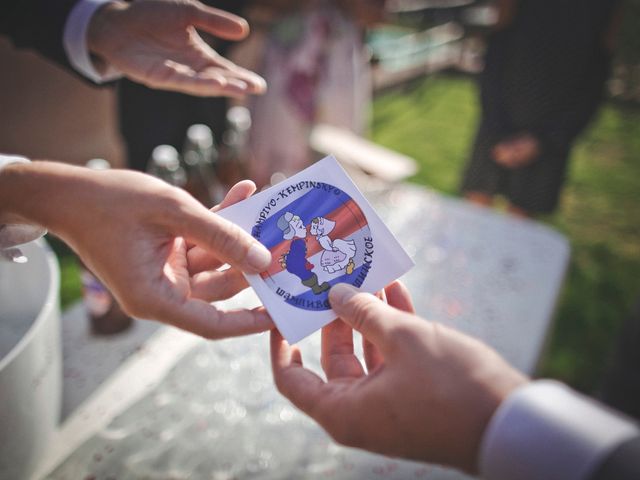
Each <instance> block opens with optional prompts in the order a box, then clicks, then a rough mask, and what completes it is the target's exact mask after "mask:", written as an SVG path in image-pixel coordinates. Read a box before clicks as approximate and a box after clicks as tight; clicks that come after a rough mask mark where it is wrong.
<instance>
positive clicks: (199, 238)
mask: <svg viewBox="0 0 640 480" xmlns="http://www.w3.org/2000/svg"><path fill="white" fill-rule="evenodd" d="M254 189H255V186H254V185H253V184H252V183H251V182H243V183H240V184H238V185H237V186H236V187H235V188H234V189H232V191H231V192H230V193H229V195H228V196H227V199H226V200H225V202H223V203H225V204H227V205H228V204H230V203H233V202H235V201H239V200H241V199H243V198H245V197H247V196H248V195H250V194H251V193H253V190H254ZM0 224H37V225H41V226H43V227H45V228H47V229H48V230H50V231H51V232H52V233H54V234H56V235H58V236H59V237H61V238H62V239H63V240H65V241H66V242H67V243H68V244H69V245H70V246H71V247H72V248H73V249H74V250H75V251H76V253H78V255H80V257H81V258H82V260H83V261H84V262H85V263H86V264H87V265H88V266H89V268H91V270H93V272H94V273H95V274H96V275H98V277H100V279H101V280H102V281H103V282H104V283H105V284H106V285H107V286H108V287H109V289H110V290H111V291H112V292H113V294H114V295H115V297H116V298H117V299H118V301H119V302H120V304H121V305H122V306H123V308H124V309H125V310H126V311H127V312H128V313H129V314H131V315H134V316H137V317H141V318H150V319H156V320H160V321H162V322H165V323H169V324H172V325H175V326H177V327H179V328H182V329H185V330H188V331H191V332H193V333H196V334H198V335H201V336H204V337H207V338H223V337H230V336H237V335H244V334H249V333H255V332H260V331H264V330H268V329H269V328H271V326H272V323H271V320H270V319H269V317H268V316H267V315H266V314H265V313H263V312H262V311H260V310H255V311H249V310H238V311H231V312H221V311H218V310H217V309H216V308H215V307H214V306H213V305H211V304H210V303H209V302H210V301H213V300H218V299H223V298H227V297H229V296H232V295H234V294H235V293H237V291H239V290H241V289H243V288H245V287H246V282H245V280H244V278H243V277H242V274H241V272H240V270H242V271H244V272H250V273H257V272H259V271H262V270H264V269H265V268H267V266H268V265H269V263H270V258H271V256H270V253H269V252H268V250H266V249H265V248H264V247H263V246H262V245H260V244H259V243H258V242H256V241H255V240H254V239H253V238H252V237H251V236H250V235H248V234H247V233H245V232H244V231H242V230H241V229H240V228H239V227H237V226H236V225H234V224H232V223H230V222H228V221H227V220H225V219H223V218H221V217H219V216H218V215H216V214H215V213H213V212H211V211H209V210H207V209H206V208H205V207H203V206H202V205H201V204H200V203H198V202H197V201H196V200H195V199H194V198H193V197H191V196H190V195H189V194H188V193H186V192H184V191H182V190H180V189H178V188H174V187H171V186H169V185H167V184H165V183H164V182H161V181H160V180H157V179H155V178H153V177H151V176H148V175H145V174H142V173H138V172H132V171H125V170H110V171H93V170H89V169H86V168H81V167H72V166H69V165H63V164H58V163H54V162H34V163H31V164H11V165H8V166H6V167H5V168H3V169H2V170H0ZM225 263H228V264H230V265H232V266H233V267H236V268H231V269H228V270H224V271H219V270H218V269H219V267H221V266H222V265H223V264H225Z"/></svg>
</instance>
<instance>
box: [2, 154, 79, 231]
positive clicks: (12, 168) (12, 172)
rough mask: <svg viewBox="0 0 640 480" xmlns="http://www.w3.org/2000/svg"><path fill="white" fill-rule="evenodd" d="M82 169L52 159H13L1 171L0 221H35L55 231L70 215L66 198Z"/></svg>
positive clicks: (26, 222) (33, 222)
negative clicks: (28, 161) (25, 161)
mask: <svg viewBox="0 0 640 480" xmlns="http://www.w3.org/2000/svg"><path fill="white" fill-rule="evenodd" d="M81 172H82V169H81V168H79V167H73V166H70V165H63V164H60V163H55V162H45V161H40V162H37V161H36V162H32V163H16V164H11V165H8V166H6V167H5V168H3V169H2V170H1V171H0V205H1V206H2V207H1V208H0V223H16V224H30V225H38V226H41V227H44V228H47V229H48V230H51V231H53V232H54V233H55V232H56V230H57V229H58V223H59V221H58V220H59V219H58V217H62V216H64V215H67V216H68V215H69V212H68V208H66V207H68V205H67V204H66V203H65V198H67V196H69V195H73V189H72V182H71V181H72V180H73V179H74V178H75V177H76V176H77V175H79V174H81Z"/></svg>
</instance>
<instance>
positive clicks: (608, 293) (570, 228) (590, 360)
mask: <svg viewBox="0 0 640 480" xmlns="http://www.w3.org/2000/svg"><path fill="white" fill-rule="evenodd" d="M478 113H479V106H478V100H477V90H476V86H475V83H474V81H473V79H471V78H469V77H463V76H456V75H437V76H433V77H430V78H427V79H425V80H422V81H420V82H417V83H414V84H413V85H411V86H409V87H407V88H405V89H404V90H403V91H397V92H393V93H388V94H386V95H384V96H381V97H379V98H378V99H377V100H376V102H375V105H374V113H373V127H372V138H373V140H374V141H376V142H378V143H380V144H382V145H385V146H387V147H389V148H392V149H394V150H397V151H399V152H402V153H405V154H407V155H410V156H411V157H413V158H415V159H416V160H417V161H418V163H419V165H420V171H419V172H418V173H417V174H416V175H415V176H414V177H413V178H412V181H414V182H416V183H420V184H424V185H427V186H429V187H431V188H434V189H436V190H439V191H441V192H445V193H448V194H456V193H457V191H458V186H459V179H460V176H461V174H462V169H463V167H464V164H465V162H466V159H467V156H468V153H469V150H470V145H471V141H472V139H473V135H474V133H475V125H476V121H477V118H478ZM542 221H544V222H545V223H547V224H549V225H551V226H552V227H554V228H557V229H558V230H559V231H561V232H562V233H564V234H565V235H566V236H567V237H568V238H569V241H570V243H571V248H572V258H571V263H570V266H569V271H568V272H567V277H566V281H565V287H564V289H563V292H562V295H561V298H560V302H559V305H558V309H557V315H556V322H555V328H554V330H553V333H552V337H551V341H550V344H549V349H548V351H547V353H546V355H545V357H544V358H543V361H542V364H541V367H540V369H539V374H540V375H542V376H548V377H553V378H558V379H560V380H563V381H565V382H568V383H569V384H571V385H573V386H574V387H576V388H578V389H580V390H583V391H586V392H591V393H593V392H595V391H596V390H597V388H598V385H599V382H600V380H601V376H602V372H603V370H604V368H606V365H607V361H608V357H609V354H610V351H611V348H612V345H613V342H614V341H615V336H616V333H617V332H618V329H619V328H620V325H621V322H622V320H623V319H624V317H625V316H626V315H628V314H629V312H630V309H631V305H632V304H633V303H634V301H635V300H636V299H637V298H638V297H639V296H640V111H638V110H637V109H636V110H633V109H630V108H628V107H624V106H622V105H619V104H614V103H611V102H608V103H605V104H604V105H603V107H602V108H601V111H600V113H599V115H598V117H597V118H596V120H595V121H594V122H593V124H592V125H591V127H590V128H589V129H588V131H587V132H585V134H584V135H583V136H582V137H581V139H580V140H579V141H578V143H577V144H576V146H575V148H574V150H573V154H572V159H571V168H570V178H569V180H568V182H567V185H566V188H565V191H564V195H563V200H562V205H561V208H560V209H559V211H558V212H557V213H556V214H555V215H553V216H549V217H547V218H544V219H542Z"/></svg>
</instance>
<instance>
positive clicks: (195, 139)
mask: <svg viewBox="0 0 640 480" xmlns="http://www.w3.org/2000/svg"><path fill="white" fill-rule="evenodd" d="M187 140H188V141H189V142H191V143H192V144H193V145H195V146H197V147H199V148H211V146H212V145H213V133H211V129H210V128H209V127H207V126H206V125H203V124H201V123H196V124H195V125H191V126H190V127H189V128H188V129H187Z"/></svg>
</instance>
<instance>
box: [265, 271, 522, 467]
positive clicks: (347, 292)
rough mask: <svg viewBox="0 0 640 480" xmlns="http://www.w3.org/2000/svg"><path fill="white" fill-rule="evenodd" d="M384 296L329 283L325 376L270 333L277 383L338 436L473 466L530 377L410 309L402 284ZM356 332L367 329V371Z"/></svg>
mask: <svg viewBox="0 0 640 480" xmlns="http://www.w3.org/2000/svg"><path fill="white" fill-rule="evenodd" d="M384 295H385V296H386V300H387V301H388V304H386V303H385V302H384V301H381V300H380V299H379V298H376V297H374V296H373V295H370V294H368V293H362V292H359V291H358V290H357V289H355V288H354V287H352V286H350V285H344V284H340V285H336V286H334V287H333V288H332V289H331V290H330V292H329V301H330V302H331V306H332V308H333V310H334V311H335V312H336V313H337V314H338V315H339V316H340V318H341V319H338V320H336V321H334V322H333V323H331V324H329V325H328V326H326V327H325V328H324V329H323V331H322V368H323V370H324V373H325V375H326V378H327V380H326V381H325V380H323V379H322V378H321V377H319V376H318V375H316V374H315V373H313V372H311V371H310V370H307V369H305V368H304V366H303V363H302V357H301V353H300V351H299V350H298V348H297V347H291V346H289V344H288V343H287V342H286V341H285V340H284V339H283V338H282V337H281V336H280V334H279V333H278V332H277V331H276V330H273V331H272V335H271V360H272V368H273V375H274V379H275V382H276V385H277V387H278V389H279V390H280V392H281V393H282V394H283V395H284V396H285V397H287V398H288V399H289V400H291V402H293V404H294V405H296V406H297V407H298V408H299V409H300V410H302V411H303V412H305V413H306V414H308V415H310V416H311V417H312V418H313V419H314V420H316V421H317V422H318V423H319V424H320V426H322V427H323V428H324V429H325V430H326V431H327V432H328V433H329V434H330V435H331V436H332V437H333V438H334V439H335V440H336V441H337V442H339V443H342V444H344V445H347V446H351V447H357V448H362V449H365V450H369V451H372V452H376V453H381V454H385V455H390V456H393V457H402V458H407V459H411V460H418V461H424V462H430V463H439V464H444V465H448V466H453V467H457V468H460V469H462V470H465V471H466V472H469V473H476V472H477V469H478V466H477V462H478V449H479V445H480V440H481V438H482V435H483V432H484V430H485V428H486V426H487V423H488V422H489V419H490V418H491V416H492V415H493V413H494V412H495V410H496V409H497V408H498V406H499V405H500V403H501V402H502V401H503V400H504V399H505V398H506V397H507V395H508V394H509V393H510V392H511V391H513V390H514V389H515V388H517V387H518V386H520V385H522V384H524V383H525V382H527V379H526V378H525V377H524V376H522V375H521V374H520V373H518V372H517V371H516V370H514V369H513V368H512V367H510V366H509V365H508V364H507V363H506V362H505V361H504V360H503V359H502V358H501V357H500V356H499V355H498V354H497V353H496V352H494V351H493V350H491V349H490V348H489V347H487V346H486V345H484V344H482V343H481V342H479V341H477V340H474V339H472V338H471V337H468V336H466V335H463V334H462V333H459V332H457V331H455V330H453V329H450V328H448V327H445V326H443V325H440V324H437V323H432V322H428V321H426V320H424V319H422V318H419V317H417V316H416V315H414V314H413V306H412V303H411V298H410V296H409V294H408V292H407V290H406V289H405V288H404V286H402V284H400V283H399V282H396V283H393V284H391V285H390V286H388V287H387V288H386V289H385V291H384ZM352 329H353V330H357V331H359V332H360V333H361V334H362V336H363V341H364V344H363V351H364V357H365V364H366V370H365V368H363V366H362V364H361V363H360V361H359V359H358V358H357V357H356V356H355V355H354V347H353V331H352Z"/></svg>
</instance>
